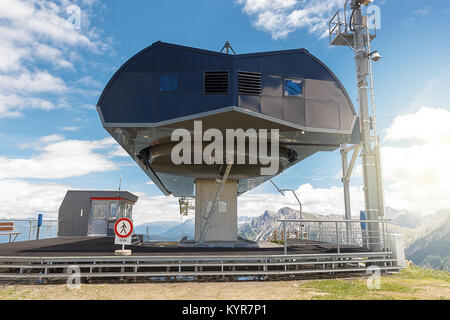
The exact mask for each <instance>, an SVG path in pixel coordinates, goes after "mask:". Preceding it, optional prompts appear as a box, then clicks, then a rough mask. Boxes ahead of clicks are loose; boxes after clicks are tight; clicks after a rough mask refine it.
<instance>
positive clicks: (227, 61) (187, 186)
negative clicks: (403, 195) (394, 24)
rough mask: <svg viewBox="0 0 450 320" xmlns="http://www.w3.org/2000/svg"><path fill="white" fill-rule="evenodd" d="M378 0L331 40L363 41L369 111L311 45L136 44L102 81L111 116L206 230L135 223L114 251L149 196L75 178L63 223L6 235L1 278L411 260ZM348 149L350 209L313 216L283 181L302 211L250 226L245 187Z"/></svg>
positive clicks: (347, 269) (140, 159)
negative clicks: (377, 86) (379, 111)
mask: <svg viewBox="0 0 450 320" xmlns="http://www.w3.org/2000/svg"><path fill="white" fill-rule="evenodd" d="M367 3H370V1H369V2H368V1H363V0H352V1H351V2H350V3H348V1H347V3H346V5H345V10H344V13H342V12H338V13H336V15H335V16H334V17H333V18H332V19H331V21H330V24H329V31H330V43H331V45H336V46H347V47H350V48H352V49H353V50H354V52H355V61H356V70H357V80H358V81H357V85H358V99H357V101H358V103H359V105H358V111H357V110H356V108H355V106H354V105H353V103H352V100H351V98H350V97H349V95H348V93H347V91H346V89H345V88H344V87H343V85H342V83H341V82H340V81H339V79H338V78H337V77H336V75H335V74H333V72H332V71H331V70H330V69H329V68H328V67H327V66H326V65H324V64H323V63H322V62H321V61H320V60H319V59H318V58H317V57H315V56H313V55H312V54H311V53H310V52H309V51H307V50H306V49H294V50H283V51H272V52H257V53H248V54H236V53H235V51H234V50H233V48H232V47H231V45H230V44H229V43H228V42H227V43H226V44H225V46H224V47H223V48H222V50H221V51H220V52H214V51H208V50H203V49H197V48H191V47H186V46H181V45H177V44H171V43H165V42H160V41H158V42H155V43H153V44H152V45H151V46H149V47H148V48H145V49H144V50H142V51H141V52H139V53H137V54H136V55H135V56H134V57H132V58H131V59H129V60H128V61H127V62H126V63H125V64H124V65H123V66H122V67H121V68H120V69H119V70H118V71H117V72H116V73H115V74H114V75H113V77H112V78H111V80H110V81H109V82H108V84H107V85H106V87H105V89H104V90H103V93H102V94H101V97H100V99H99V101H98V104H97V111H98V114H99V117H100V120H101V124H102V126H103V127H104V128H105V130H106V131H107V132H108V133H109V134H110V135H111V136H112V137H113V138H114V139H115V140H116V141H117V142H118V143H119V144H120V145H121V147H122V148H123V149H124V150H125V151H126V152H127V153H128V154H129V155H130V157H132V158H133V159H134V160H135V162H136V164H137V165H138V166H139V167H140V168H141V169H142V170H143V171H144V172H145V174H146V175H147V176H148V177H149V179H150V180H151V181H152V182H153V183H154V184H155V185H156V186H157V187H158V188H159V190H160V191H161V193H162V194H164V195H166V196H168V195H173V196H174V197H177V198H179V199H180V213H181V214H187V212H188V211H189V210H191V211H194V212H195V235H194V238H193V239H189V238H183V239H179V240H178V241H172V242H168V241H166V242H164V241H153V242H152V241H150V242H148V241H144V240H143V237H142V236H140V235H135V236H134V237H133V242H132V244H131V245H130V246H129V248H130V249H131V250H132V255H130V256H123V257H122V256H114V249H115V248H116V247H117V246H116V245H115V244H114V238H113V236H114V231H113V230H112V228H113V225H114V223H115V221H117V219H120V218H129V219H132V218H133V214H132V208H133V205H134V204H135V203H136V202H137V201H138V197H137V196H136V195H133V194H131V193H130V192H127V191H75V190H73V191H72V190H71V191H68V192H67V194H66V196H65V198H64V200H63V202H62V204H61V207H60V209H59V217H58V220H59V229H58V237H56V238H49V239H41V240H31V241H20V242H11V243H7V244H0V264H2V267H1V268H6V269H8V272H2V273H0V278H11V279H13V278H14V279H20V278H48V279H52V278H53V279H64V278H67V272H68V271H67V266H68V265H79V268H80V272H81V276H82V277H83V278H87V279H91V278H104V279H106V278H114V277H132V278H136V277H144V278H151V277H166V278H167V279H188V278H192V279H196V278H197V277H202V276H206V277H212V278H214V277H222V278H223V277H227V276H230V277H243V276H244V277H254V278H255V279H265V278H268V277H276V276H285V277H294V276H305V275H307V276H311V275H326V276H338V275H340V274H345V275H347V274H358V273H364V274H365V273H366V270H367V267H368V266H371V265H376V266H378V267H379V268H380V270H381V271H382V272H390V271H395V270H399V269H401V268H402V267H404V259H405V258H404V252H403V247H402V240H401V237H400V236H399V235H392V234H390V233H389V230H388V228H387V226H388V222H389V220H388V219H384V195H383V186H382V178H381V177H382V175H381V157H380V147H379V138H378V135H377V132H376V120H375V119H376V117H375V106H374V98H373V97H374V94H373V77H372V61H377V60H379V59H380V58H381V56H380V55H379V53H378V52H377V51H372V50H371V41H372V40H373V39H374V38H375V36H376V34H375V33H374V32H375V31H374V30H371V29H369V27H368V23H367V17H366V16H364V14H363V11H362V7H364V6H365V5H367ZM348 5H349V6H350V8H348ZM348 9H350V10H352V16H351V18H348V17H347V15H346V14H345V12H347V10H348ZM174 137H175V138H176V139H174ZM182 139H184V140H183V141H187V143H186V144H184V145H183V148H180V142H181V141H182ZM174 150H176V152H175V151H174ZM256 150H258V151H256ZM335 150H340V154H341V156H342V169H343V172H342V182H343V190H344V199H345V204H343V207H345V216H343V217H342V219H338V220H317V219H316V220H308V219H304V218H303V215H302V209H301V199H299V198H298V197H297V195H295V192H294V191H293V190H282V189H279V190H278V191H280V192H281V193H283V194H284V192H286V191H292V192H293V193H294V195H295V197H296V199H297V200H298V201H299V204H300V212H299V215H298V216H296V217H295V219H280V220H279V221H278V223H277V230H273V231H274V232H273V234H274V237H273V238H271V239H268V240H267V241H265V242H256V241H250V240H248V239H244V238H242V237H239V236H238V206H237V199H238V197H239V196H240V195H242V194H244V193H246V192H247V191H249V190H252V189H253V188H255V187H256V186H258V185H261V184H263V183H266V182H268V181H271V179H272V178H273V177H275V176H277V175H279V174H281V173H282V172H284V171H285V170H286V169H288V168H290V167H292V166H295V165H301V161H302V160H304V159H306V158H308V157H310V156H312V155H314V154H316V153H318V152H330V151H335ZM208 152H209V153H208ZM174 155H175V158H176V159H175V160H174ZM349 155H351V158H350V159H348V156H349ZM358 156H361V158H362V164H363V177H364V193H365V194H364V195H365V208H363V209H364V213H365V216H364V219H363V217H362V216H361V219H357V220H355V219H352V215H351V208H350V189H349V182H350V177H351V173H352V170H353V167H354V165H355V162H356V160H357V157H358ZM361 209H362V208H361ZM149 214H151V212H149ZM277 235H278V236H279V237H278V238H277ZM272 240H274V241H272ZM177 277H178V278H177Z"/></svg>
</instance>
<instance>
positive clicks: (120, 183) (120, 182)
mask: <svg viewBox="0 0 450 320" xmlns="http://www.w3.org/2000/svg"><path fill="white" fill-rule="evenodd" d="M121 187H122V175H120V179H119V191H120V188H121Z"/></svg>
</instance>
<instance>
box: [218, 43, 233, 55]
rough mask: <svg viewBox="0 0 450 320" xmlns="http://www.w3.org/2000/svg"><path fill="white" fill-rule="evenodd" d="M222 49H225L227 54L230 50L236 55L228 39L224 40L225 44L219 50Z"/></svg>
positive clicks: (221, 51)
mask: <svg viewBox="0 0 450 320" xmlns="http://www.w3.org/2000/svg"><path fill="white" fill-rule="evenodd" d="M223 50H225V51H226V53H227V54H230V51H229V50H231V51H232V52H233V54H234V55H236V52H234V50H233V48H232V47H231V44H230V43H229V42H228V41H227V42H225V44H224V45H223V47H222V50H220V53H223Z"/></svg>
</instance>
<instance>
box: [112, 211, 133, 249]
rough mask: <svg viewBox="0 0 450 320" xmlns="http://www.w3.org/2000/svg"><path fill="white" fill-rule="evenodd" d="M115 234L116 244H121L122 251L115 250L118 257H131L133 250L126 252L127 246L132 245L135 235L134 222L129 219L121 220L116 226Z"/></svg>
mask: <svg viewBox="0 0 450 320" xmlns="http://www.w3.org/2000/svg"><path fill="white" fill-rule="evenodd" d="M114 233H115V234H116V238H115V241H114V244H121V245H122V249H121V250H115V251H114V254H115V255H116V256H130V255H131V250H125V245H130V244H131V237H132V234H133V222H132V221H131V220H130V219H128V218H120V219H119V220H117V221H116V223H115V224H114Z"/></svg>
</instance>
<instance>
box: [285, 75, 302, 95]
mask: <svg viewBox="0 0 450 320" xmlns="http://www.w3.org/2000/svg"><path fill="white" fill-rule="evenodd" d="M284 95H285V96H294V97H299V96H301V95H303V80H292V79H284Z"/></svg>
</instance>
